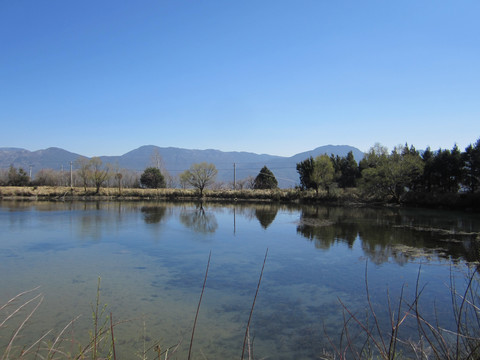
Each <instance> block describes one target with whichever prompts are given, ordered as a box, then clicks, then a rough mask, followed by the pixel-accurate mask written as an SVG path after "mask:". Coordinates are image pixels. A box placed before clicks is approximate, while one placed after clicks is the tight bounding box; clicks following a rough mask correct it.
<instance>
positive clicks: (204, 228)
mask: <svg viewBox="0 0 480 360" xmlns="http://www.w3.org/2000/svg"><path fill="white" fill-rule="evenodd" d="M179 219H180V222H181V223H182V224H183V225H185V226H186V227H188V228H190V229H192V230H193V231H195V232H199V233H203V234H207V233H214V232H215V231H216V230H217V228H218V223H217V218H216V217H215V214H214V213H213V212H211V211H205V208H204V204H203V203H198V204H196V206H195V209H192V208H187V207H183V208H182V210H181V211H180V215H179Z"/></svg>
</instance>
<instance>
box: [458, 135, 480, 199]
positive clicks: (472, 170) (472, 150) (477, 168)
mask: <svg viewBox="0 0 480 360" xmlns="http://www.w3.org/2000/svg"><path fill="white" fill-rule="evenodd" d="M462 160H463V177H462V178H463V180H462V183H463V185H464V186H465V188H467V189H468V190H469V191H470V192H472V193H473V192H475V191H477V190H478V187H479V185H480V139H478V140H477V142H476V143H475V145H472V144H470V146H468V147H467V148H466V149H465V152H464V153H462Z"/></svg>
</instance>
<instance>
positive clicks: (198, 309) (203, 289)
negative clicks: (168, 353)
mask: <svg viewBox="0 0 480 360" xmlns="http://www.w3.org/2000/svg"><path fill="white" fill-rule="evenodd" d="M211 257H212V251H210V254H209V255H208V263H207V269H206V270H205V278H204V279H203V286H202V292H201V293H200V299H199V300H198V306H197V313H196V314H195V320H194V321H193V328H192V338H191V339H190V348H189V350H188V360H190V356H191V354H192V345H193V336H194V334H195V327H196V325H197V318H198V312H199V311H200V304H201V303H202V297H203V293H204V292H205V284H206V283H207V276H208V268H209V267H210V258H211Z"/></svg>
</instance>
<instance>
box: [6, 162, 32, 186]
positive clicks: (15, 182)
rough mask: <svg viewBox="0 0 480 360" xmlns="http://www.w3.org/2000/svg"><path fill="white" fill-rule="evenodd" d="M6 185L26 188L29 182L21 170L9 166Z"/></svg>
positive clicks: (26, 175) (24, 172)
mask: <svg viewBox="0 0 480 360" xmlns="http://www.w3.org/2000/svg"><path fill="white" fill-rule="evenodd" d="M7 179H8V180H7V184H8V185H10V186H27V185H28V183H29V182H30V177H29V176H28V174H27V173H26V171H25V170H23V169H22V168H20V169H18V170H17V169H16V168H15V167H13V165H10V168H9V169H8V175H7Z"/></svg>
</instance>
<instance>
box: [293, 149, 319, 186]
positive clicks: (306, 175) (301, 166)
mask: <svg viewBox="0 0 480 360" xmlns="http://www.w3.org/2000/svg"><path fill="white" fill-rule="evenodd" d="M313 167H314V161H313V157H311V156H310V157H309V158H308V159H306V160H303V161H302V162H299V163H298V164H297V172H298V174H299V175H300V188H301V189H302V190H308V189H314V188H316V184H314V183H313V181H312V180H311V179H312V174H313Z"/></svg>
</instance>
